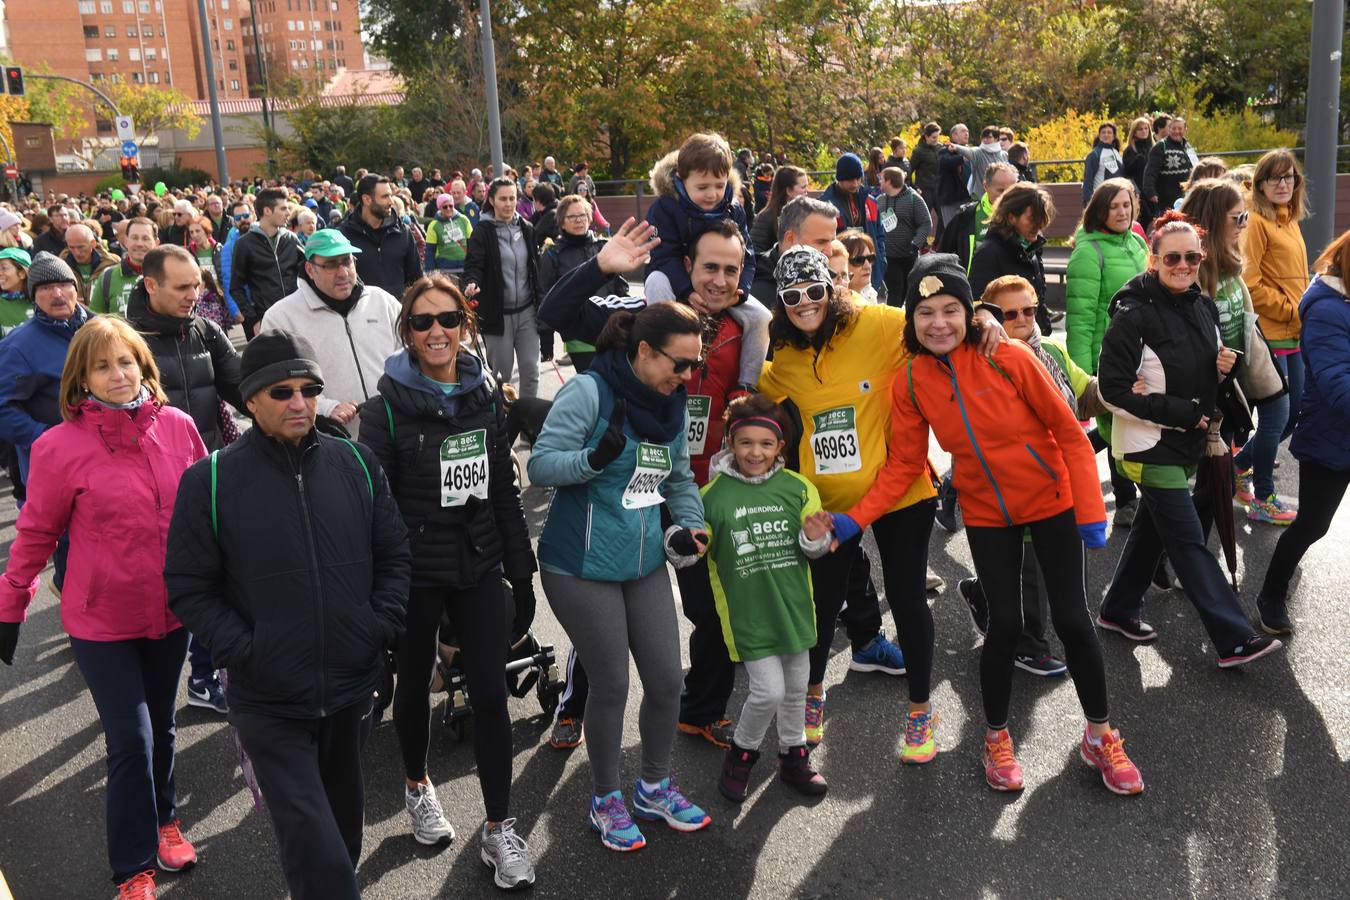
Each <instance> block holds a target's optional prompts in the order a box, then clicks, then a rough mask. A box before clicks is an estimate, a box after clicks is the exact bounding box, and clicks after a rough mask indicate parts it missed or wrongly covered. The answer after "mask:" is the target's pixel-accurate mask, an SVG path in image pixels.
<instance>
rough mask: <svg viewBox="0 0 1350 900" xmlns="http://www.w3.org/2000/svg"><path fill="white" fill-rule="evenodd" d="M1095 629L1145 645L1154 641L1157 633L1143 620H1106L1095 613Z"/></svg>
mask: <svg viewBox="0 0 1350 900" xmlns="http://www.w3.org/2000/svg"><path fill="white" fill-rule="evenodd" d="M1097 627H1098V628H1105V629H1106V630H1107V631H1114V632H1115V633H1116V634H1123V635H1125V637H1127V638H1129V639H1130V640H1132V641H1139V642H1140V643H1145V642H1147V641H1151V640H1155V639H1156V638H1157V637H1158V632H1157V631H1156V630H1154V628H1153V626H1152V625H1150V624H1148V623H1147V622H1145V621H1144V620H1143V619H1121V620H1116V619H1108V618H1107V617H1106V616H1105V615H1104V614H1103V613H1101V612H1098V613H1097Z"/></svg>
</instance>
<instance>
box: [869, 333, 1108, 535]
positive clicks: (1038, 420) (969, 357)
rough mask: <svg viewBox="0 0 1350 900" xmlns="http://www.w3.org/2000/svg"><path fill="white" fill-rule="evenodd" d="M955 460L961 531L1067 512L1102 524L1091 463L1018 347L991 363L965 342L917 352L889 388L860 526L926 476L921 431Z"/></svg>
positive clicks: (1054, 394) (1053, 391) (1059, 403)
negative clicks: (883, 448) (876, 466)
mask: <svg viewBox="0 0 1350 900" xmlns="http://www.w3.org/2000/svg"><path fill="white" fill-rule="evenodd" d="M930 425H931V426H932V429H933V432H934V433H935V434H936V435H937V439H938V443H940V444H941V445H942V447H943V449H944V450H946V451H947V452H948V453H950V454H951V455H952V484H953V486H954V487H955V488H956V489H957V491H958V492H959V493H960V496H961V511H962V514H963V515H964V517H965V521H966V524H967V525H974V526H977V527H994V528H998V527H1004V526H1010V525H1024V524H1027V523H1029V522H1036V521H1039V520H1041V519H1048V518H1050V517H1051V516H1055V515H1059V514H1060V513H1062V512H1064V511H1065V510H1066V509H1068V508H1069V507H1070V506H1072V507H1074V512H1075V515H1074V517H1075V519H1076V521H1077V522H1078V524H1080V525H1090V524H1094V523H1097V522H1105V521H1106V506H1105V504H1104V503H1103V502H1102V491H1101V483H1100V482H1099V480H1098V478H1097V459H1096V456H1095V454H1093V452H1092V445H1091V444H1090V443H1088V439H1087V436H1086V435H1084V434H1083V429H1082V428H1081V427H1079V425H1078V422H1077V420H1075V419H1074V415H1073V412H1072V411H1070V409H1069V407H1068V405H1067V404H1066V403H1065V402H1064V397H1063V395H1062V394H1060V392H1059V389H1058V388H1057V387H1055V384H1054V382H1053V381H1051V379H1050V373H1048V372H1046V371H1045V367H1044V366H1042V365H1041V362H1040V360H1038V359H1037V358H1036V356H1035V354H1034V353H1032V351H1031V350H1030V349H1029V348H1028V347H1027V346H1026V345H1024V344H1022V343H1020V342H1018V341H1008V342H1005V343H1002V344H1000V345H999V347H998V350H997V351H996V352H995V354H994V358H993V359H992V360H991V359H988V358H987V357H985V356H984V355H983V354H982V353H980V351H979V350H977V349H976V348H975V347H972V346H970V345H969V344H962V345H961V346H959V347H957V348H956V349H955V350H954V351H952V352H951V354H949V355H948V356H947V358H946V359H945V360H942V359H938V358H937V357H934V356H929V355H927V354H922V355H920V356H917V357H915V358H914V359H913V360H912V361H911V362H910V364H909V365H908V367H907V368H904V369H901V370H900V373H899V374H898V375H896V377H895V384H894V385H893V387H892V388H891V435H890V440H889V442H888V447H887V456H886V465H885V466H883V467H882V469H881V471H880V472H879V473H878V474H877V479H876V484H875V485H874V486H873V487H872V490H870V491H868V492H867V495H866V496H865V497H863V499H862V500H861V501H859V502H858V503H857V504H856V505H855V506H854V507H853V508H852V509H850V510H849V511H848V514H849V516H851V517H852V518H853V519H854V521H856V522H857V523H858V524H859V525H860V526H862V527H864V528H866V527H867V526H868V525H870V524H871V523H872V522H873V521H874V520H876V519H877V518H879V517H880V516H882V515H883V514H885V513H886V512H887V511H888V510H890V509H892V508H893V507H894V506H895V501H896V499H897V498H898V497H899V496H900V495H901V494H903V493H904V492H905V490H906V489H908V487H909V485H910V483H911V482H913V481H914V479H915V478H916V477H917V476H918V475H919V473H920V472H922V471H923V467H924V465H925V460H926V457H927V454H928V429H929V426H930Z"/></svg>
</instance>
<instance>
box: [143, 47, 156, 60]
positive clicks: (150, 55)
mask: <svg viewBox="0 0 1350 900" xmlns="http://www.w3.org/2000/svg"><path fill="white" fill-rule="evenodd" d="M145 58H146V59H158V58H159V51H158V50H156V49H155V48H154V47H146V48H145Z"/></svg>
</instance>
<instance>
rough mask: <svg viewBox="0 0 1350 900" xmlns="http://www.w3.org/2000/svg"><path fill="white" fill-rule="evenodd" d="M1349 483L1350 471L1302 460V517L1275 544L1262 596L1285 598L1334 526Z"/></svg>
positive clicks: (1277, 600) (1271, 599)
mask: <svg viewBox="0 0 1350 900" xmlns="http://www.w3.org/2000/svg"><path fill="white" fill-rule="evenodd" d="M1347 485H1350V472H1339V471H1337V470H1335V469H1328V468H1327V467H1325V466H1321V465H1318V464H1317V463H1315V462H1299V464H1298V518H1297V519H1295V520H1294V521H1293V524H1291V525H1290V526H1289V527H1288V528H1286V529H1285V530H1284V534H1282V535H1280V540H1279V542H1278V543H1277V544H1276V545H1275V552H1274V553H1273V554H1272V555H1271V557H1270V565H1269V566H1268V567H1267V568H1266V580H1265V581H1264V582H1263V583H1262V585H1261V599H1262V600H1264V601H1266V602H1267V603H1279V604H1283V603H1284V602H1285V600H1286V598H1287V595H1288V593H1289V582H1290V580H1291V579H1292V578H1293V577H1294V570H1295V569H1297V568H1298V564H1299V561H1300V560H1302V559H1303V554H1305V553H1307V552H1308V548H1309V547H1311V546H1312V545H1313V544H1315V543H1317V542H1318V541H1319V540H1321V539H1322V538H1323V537H1324V536H1325V535H1326V533H1327V529H1328V528H1330V527H1331V520H1332V517H1334V516H1335V515H1336V510H1337V508H1338V507H1339V506H1340V505H1341V500H1342V499H1343V498H1344V497H1345V490H1346V486H1347Z"/></svg>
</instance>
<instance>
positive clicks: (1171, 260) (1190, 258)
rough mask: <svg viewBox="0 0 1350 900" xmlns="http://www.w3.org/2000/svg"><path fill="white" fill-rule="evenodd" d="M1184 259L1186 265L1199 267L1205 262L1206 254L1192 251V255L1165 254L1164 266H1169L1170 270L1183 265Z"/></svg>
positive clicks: (1163, 256) (1163, 257) (1163, 258)
mask: <svg viewBox="0 0 1350 900" xmlns="http://www.w3.org/2000/svg"><path fill="white" fill-rule="evenodd" d="M1183 259H1184V260H1186V265H1188V266H1198V265H1200V263H1202V262H1204V259H1205V254H1203V253H1201V252H1200V251H1199V250H1192V251H1191V252H1190V253H1164V254H1163V255H1162V261H1163V265H1164V266H1167V268H1169V269H1173V268H1176V267H1177V266H1179V265H1181V261H1182V260H1183Z"/></svg>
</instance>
